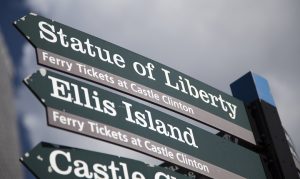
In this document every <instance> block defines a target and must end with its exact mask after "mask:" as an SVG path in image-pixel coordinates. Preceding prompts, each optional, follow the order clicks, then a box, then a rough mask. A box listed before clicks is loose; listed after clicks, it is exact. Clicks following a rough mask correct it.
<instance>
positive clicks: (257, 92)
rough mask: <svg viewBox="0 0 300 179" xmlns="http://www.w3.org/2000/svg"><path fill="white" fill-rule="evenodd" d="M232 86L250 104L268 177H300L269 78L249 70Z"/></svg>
mask: <svg viewBox="0 0 300 179" xmlns="http://www.w3.org/2000/svg"><path fill="white" fill-rule="evenodd" d="M231 90H232V93H233V96H235V97H237V98H239V99H240V100H242V101H244V102H245V104H246V107H248V110H249V112H248V114H249V117H250V123H251V125H252V129H253V132H254V136H255V138H256V141H257V142H258V145H259V146H261V148H262V151H261V152H262V155H263V156H264V160H263V163H264V167H265V169H266V175H267V177H268V178H278V179H284V178H299V175H298V173H297V168H296V165H295V162H294V160H293V156H292V154H291V151H290V147H289V143H288V141H287V138H286V134H285V130H284V128H283V126H282V124H281V121H280V117H279V115H278V111H277V107H276V105H275V102H274V100H273V97H272V94H271V91H270V88H269V85H268V81H267V80H266V79H264V78H263V77H261V76H258V75H256V74H253V73H251V72H249V73H247V74H246V75H244V76H243V77H241V78H240V79H238V80H236V81H235V82H233V83H232V84H231ZM298 170H299V169H298Z"/></svg>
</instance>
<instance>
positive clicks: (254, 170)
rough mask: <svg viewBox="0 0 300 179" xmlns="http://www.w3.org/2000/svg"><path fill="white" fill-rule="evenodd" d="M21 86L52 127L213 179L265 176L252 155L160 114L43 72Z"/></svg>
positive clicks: (138, 104) (82, 84) (258, 162)
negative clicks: (32, 96)
mask: <svg viewBox="0 0 300 179" xmlns="http://www.w3.org/2000/svg"><path fill="white" fill-rule="evenodd" d="M24 82H25V84H26V85H27V86H28V87H29V88H30V90H31V91H32V92H33V93H34V94H35V95H36V96H37V97H38V99H39V100H40V101H41V102H42V103H43V104H44V105H45V106H46V108H47V116H48V124H49V125H50V126H53V127H57V128H60V129H64V130H68V131H71V132H75V133H78V134H81V135H86V136H89V137H93V138H96V139H100V140H104V141H108V142H111V143H113V144H117V145H120V146H124V147H127V148H129V149H133V150H136V151H139V152H142V153H145V154H148V155H150V156H153V157H156V158H158V159H161V160H164V161H168V162H171V163H174V164H176V165H179V166H182V167H184V168H187V169H190V170H192V171H195V172H198V173H201V174H203V175H206V176H208V177H211V178H230V179H235V178H253V179H261V178H265V175H264V171H263V168H262V165H261V161H260V158H259V155H257V154H256V153H254V152H252V151H249V150H247V149H245V148H243V147H241V146H238V145H236V144H233V143H231V142H228V141H227V140H224V139H222V138H220V137H218V136H215V135H213V134H211V133H209V132H206V131H204V130H203V129H201V128H197V127H195V126H193V125H191V124H189V123H187V122H184V121H182V120H179V119H177V118H175V117H173V116H170V115H167V114H165V113H163V112H160V111H157V110H154V109H152V108H149V107H147V106H145V105H142V104H140V103H137V102H134V101H132V100H129V99H127V98H125V97H122V96H119V95H116V94H114V93H111V92H108V91H106V90H104V89H101V88H97V87H95V86H92V85H88V84H85V83H83V82H80V81H77V80H74V79H70V78H68V77H65V76H62V75H58V74H56V73H54V72H51V71H46V70H45V69H41V70H40V71H38V72H37V73H35V74H33V75H32V76H31V77H29V78H27V79H25V80H24Z"/></svg>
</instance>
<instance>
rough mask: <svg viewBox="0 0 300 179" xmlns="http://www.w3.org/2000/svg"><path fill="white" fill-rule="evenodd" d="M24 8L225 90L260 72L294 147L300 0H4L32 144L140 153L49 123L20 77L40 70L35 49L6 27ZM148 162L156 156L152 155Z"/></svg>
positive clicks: (298, 123)
mask: <svg viewBox="0 0 300 179" xmlns="http://www.w3.org/2000/svg"><path fill="white" fill-rule="evenodd" d="M30 11H33V12H35V13H38V14H39V15H43V16H45V17H47V18H50V19H55V20H56V21H58V22H61V23H63V24H66V25H68V26H71V27H73V28H76V29H79V30H82V31H84V32H87V33H90V34H92V35H95V36H98V37H99V38H102V39H105V40H107V41H109V42H112V43H115V44H117V45H120V46H122V47H125V48H127V49H129V50H131V51H134V52H136V53H139V54H141V55H144V56H146V57H149V58H152V59H154V60H156V61H158V62H160V63H163V64H165V65H167V66H170V67H172V68H175V69H177V70H179V71H181V72H183V73H185V74H188V75H189V76H192V77H194V78H196V79H198V80H200V81H203V82H205V83H207V84H209V85H211V86H213V87H216V88H218V89H220V90H222V91H225V92H227V93H230V89H229V84H230V83H231V82H233V81H235V80H236V79H237V78H239V77H240V76H242V75H244V74H245V73H247V72H248V71H250V70H251V71H253V72H255V73H257V74H259V75H262V76H263V77H265V78H266V79H267V80H268V81H269V84H270V87H271V91H272V93H273V96H274V100H275V103H276V105H277V106H278V110H279V114H280V116H281V120H282V124H283V126H284V127H285V128H286V130H287V131H288V132H289V133H290V135H291V137H292V139H293V140H294V143H295V145H296V149H297V151H298V153H300V140H299V137H298V136H299V127H300V120H299V119H300V110H299V105H298V103H299V101H300V95H299V93H298V92H299V91H300V83H299V82H300V81H299V76H300V70H299V67H300V60H299V57H300V36H299V32H300V22H299V17H300V2H299V1H297V0H266V1H263V2H262V1H258V0H257V1H256V0H254V1H240V0H228V1H221V2H220V1H216V0H200V1H199V0H197V1H196V0H195V1H188V2H187V1H179V0H166V1H161V0H153V1H140V0H125V1H117V0H111V1H104V0H103V1H102V0H90V1H88V2H87V1H84V0H64V1H61V0H52V1H46V0H24V1H21V0H5V1H4V5H2V6H1V11H0V13H1V14H0V20H1V21H0V24H1V29H2V32H3V33H4V35H5V40H6V42H7V44H8V46H9V51H10V54H11V56H12V57H13V64H14V66H15V72H16V78H15V80H14V84H15V85H16V88H15V97H16V106H17V110H18V112H19V114H20V115H21V116H23V119H22V120H23V122H24V125H25V126H26V127H28V129H29V134H28V135H29V136H30V139H31V142H32V144H33V145H35V144H37V143H38V142H40V141H41V140H45V141H48V142H54V143H58V144H65V145H70V146H74V147H82V148H85V149H91V150H97V151H100V150H99V148H100V149H101V151H102V150H103V151H104V152H119V151H120V150H122V151H123V152H124V155H126V156H128V157H133V158H140V157H141V156H142V155H141V154H137V153H132V152H129V150H126V149H120V148H115V147H113V146H112V145H111V144H105V143H102V142H98V141H97V142H95V140H93V139H88V138H86V137H80V136H75V135H74V134H69V133H67V132H63V131H59V130H57V129H52V128H50V127H47V125H46V116H45V111H44V109H43V107H42V105H41V104H40V103H39V102H38V101H37V100H36V99H35V97H34V96H33V95H32V94H31V93H30V92H29V90H28V89H26V88H25V86H24V85H23V84H22V83H21V80H22V79H23V78H25V77H26V76H28V75H30V74H31V73H33V72H35V71H36V70H37V69H38V68H39V67H38V66H36V58H35V54H34V48H33V47H32V46H31V45H30V44H29V43H28V42H26V41H25V38H23V37H22V36H21V34H20V33H19V32H18V31H17V30H16V29H15V28H14V27H13V26H12V22H13V21H14V20H16V19H17V18H19V17H22V16H23V15H26V14H27V13H28V12H30ZM69 139H71V140H69ZM78 141H80V143H79V142H78ZM142 157H144V156H142ZM146 160H148V161H149V163H156V162H157V161H156V160H153V159H151V158H150V157H146Z"/></svg>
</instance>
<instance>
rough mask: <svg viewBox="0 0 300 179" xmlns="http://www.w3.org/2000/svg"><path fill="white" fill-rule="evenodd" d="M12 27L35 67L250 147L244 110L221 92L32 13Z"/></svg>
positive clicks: (250, 137) (251, 141)
mask: <svg viewBox="0 0 300 179" xmlns="http://www.w3.org/2000/svg"><path fill="white" fill-rule="evenodd" d="M14 24H15V26H16V27H17V29H18V30H19V31H20V32H21V33H22V34H23V35H24V36H25V37H26V38H27V40H28V41H29V42H30V43H31V44H32V45H33V46H34V47H35V48H36V53H37V60H38V64H40V65H43V66H46V67H50V68H53V69H56V70H59V71H62V72H65V73H68V74H72V75H75V76H78V77H81V78H83V79H87V80H89V81H92V82H95V83H98V84H102V85H105V86H108V87H110V88H113V89H115V90H118V91H121V92H124V93H126V94H130V95H132V96H135V97H138V98H141V99H143V100H146V101H148V102H151V103H154V104H157V105H159V106H162V107H164V108H167V109H170V110H173V111H175V112H177V113H180V114H182V115H185V116H188V117H190V118H192V119H194V120H196V121H199V122H202V123H204V124H206V125H209V126H211V127H214V128H217V129H219V130H222V131H224V132H227V133H230V134H232V135H234V136H236V137H238V138H240V139H243V140H245V141H248V142H250V143H252V144H256V143H255V139H254V136H253V133H252V130H251V126H250V123H249V121H248V117H247V114H246V110H245V107H244V104H243V103H242V102H241V101H240V100H238V99H236V98H234V97H232V96H230V95H228V94H226V93H224V92H222V91H219V90H217V89H215V88H213V87H211V86H209V85H207V84H204V83H203V82H201V81H198V80H196V79H194V78H192V77H189V76H187V75H185V74H183V73H180V72H178V71H176V70H174V69H172V68H170V67H167V66H165V65H163V64H160V63H158V62H156V61H153V60H151V59H149V58H146V57H144V56H141V55H139V54H136V53H134V52H131V51H129V50H126V49H124V48H122V47H119V46H117V45H114V44H112V43H109V42H107V41H104V40H102V39H100V38H97V37H94V36H92V35H89V34H87V33H84V32H81V31H79V30H76V29H73V28H70V27H68V26H65V25H63V24H60V23H57V22H55V21H53V20H50V19H47V18H44V17H41V16H38V15H36V14H33V13H31V14H29V15H27V16H24V17H22V18H20V19H19V20H17V21H15V23H14ZM183 60H184V59H183ZM199 68H201V66H200V67H199Z"/></svg>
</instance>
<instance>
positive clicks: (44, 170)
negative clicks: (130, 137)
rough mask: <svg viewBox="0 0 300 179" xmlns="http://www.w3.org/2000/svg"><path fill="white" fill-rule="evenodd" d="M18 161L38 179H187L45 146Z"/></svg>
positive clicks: (119, 159)
mask: <svg viewBox="0 0 300 179" xmlns="http://www.w3.org/2000/svg"><path fill="white" fill-rule="evenodd" d="M20 161H21V162H22V163H23V164H24V165H25V166H26V167H27V168H28V169H29V170H30V171H31V172H32V173H33V174H34V175H35V176H36V177H37V178H42V179H46V178H55V179H68V178H70V179H74V178H89V179H188V177H186V176H184V175H180V174H178V173H176V172H173V171H171V170H167V169H164V168H162V167H151V166H149V165H147V164H145V163H143V162H139V161H136V160H132V159H127V158H122V157H117V156H113V155H108V154H103V153H99V152H92V151H88V150H83V149H77V148H71V147H66V146H59V145H55V144H50V143H45V142H41V143H40V144H38V145H37V146H36V147H35V148H34V149H32V150H31V151H30V152H29V153H26V154H24V155H23V157H21V158H20Z"/></svg>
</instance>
